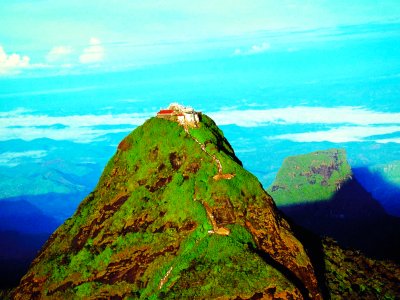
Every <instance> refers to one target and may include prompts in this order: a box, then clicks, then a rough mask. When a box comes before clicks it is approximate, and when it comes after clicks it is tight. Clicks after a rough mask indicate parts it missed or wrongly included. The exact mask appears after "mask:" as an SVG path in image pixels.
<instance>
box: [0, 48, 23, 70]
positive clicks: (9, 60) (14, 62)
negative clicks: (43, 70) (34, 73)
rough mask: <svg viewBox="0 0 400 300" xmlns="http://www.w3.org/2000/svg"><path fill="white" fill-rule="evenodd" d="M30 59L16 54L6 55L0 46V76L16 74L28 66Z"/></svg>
mask: <svg viewBox="0 0 400 300" xmlns="http://www.w3.org/2000/svg"><path fill="white" fill-rule="evenodd" d="M29 61H30V58H29V57H28V56H26V55H24V56H21V55H19V54H16V53H12V54H7V53H6V52H5V51H4V49H3V47H2V46H0V75H1V74H7V73H13V72H17V71H18V69H21V68H26V67H28V66H29Z"/></svg>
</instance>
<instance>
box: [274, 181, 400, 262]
mask: <svg viewBox="0 0 400 300" xmlns="http://www.w3.org/2000/svg"><path fill="white" fill-rule="evenodd" d="M279 209H280V210H281V211H283V212H284V214H285V215H287V216H288V217H289V218H290V219H291V221H292V222H293V223H295V224H298V225H300V226H303V227H304V228H306V229H308V230H310V231H312V232H313V233H315V234H318V235H320V236H330V237H333V238H334V239H336V240H337V241H338V242H339V244H341V245H342V246H344V247H349V248H354V249H359V250H361V251H362V252H363V253H364V254H366V255H367V256H370V257H372V258H376V259H390V260H394V261H396V262H400V218H397V217H394V216H391V215H389V214H387V213H386V212H385V210H384V209H383V207H382V206H381V205H380V204H379V203H378V202H377V201H376V200H375V199H374V198H373V197H372V196H371V195H370V194H369V193H368V192H367V191H366V190H365V189H364V188H363V187H362V186H361V185H360V183H359V182H358V181H357V180H356V179H352V180H349V181H348V182H347V183H346V184H344V185H343V186H342V187H341V189H340V190H339V191H338V192H337V193H336V194H335V195H334V197H333V198H332V199H330V200H328V201H321V202H313V203H303V204H298V205H288V206H281V207H279Z"/></svg>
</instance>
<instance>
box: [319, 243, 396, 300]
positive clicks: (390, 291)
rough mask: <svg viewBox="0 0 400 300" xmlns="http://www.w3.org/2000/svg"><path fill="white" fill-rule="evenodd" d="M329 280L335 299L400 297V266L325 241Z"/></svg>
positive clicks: (326, 269) (328, 284) (326, 266)
mask: <svg viewBox="0 0 400 300" xmlns="http://www.w3.org/2000/svg"><path fill="white" fill-rule="evenodd" d="M323 250H324V254H325V272H326V282H327V286H328V288H329V292H330V297H331V299H350V298H352V299H398V297H399V289H398V288H399V286H400V269H399V267H398V265H396V264H394V263H392V262H389V261H387V262H383V261H376V260H373V259H370V258H366V257H364V256H363V255H361V254H360V253H359V252H357V251H353V250H344V249H342V248H340V247H339V246H338V245H337V243H336V242H334V241H333V240H331V239H325V240H323Z"/></svg>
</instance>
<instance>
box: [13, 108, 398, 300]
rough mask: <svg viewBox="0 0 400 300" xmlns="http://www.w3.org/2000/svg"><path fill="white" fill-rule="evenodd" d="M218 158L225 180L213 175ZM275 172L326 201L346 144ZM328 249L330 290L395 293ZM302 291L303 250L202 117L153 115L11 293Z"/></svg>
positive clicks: (248, 294) (204, 295)
mask: <svg viewBox="0 0 400 300" xmlns="http://www.w3.org/2000/svg"><path fill="white" fill-rule="evenodd" d="M198 142H200V143H201V145H199V143H198ZM217 160H218V161H219V162H220V163H221V165H222V169H223V170H222V172H221V173H222V174H223V175H224V174H229V175H230V176H229V179H226V178H222V179H221V178H218V177H217V178H215V175H217V174H218V175H221V174H219V170H218V169H219V168H218V164H217V163H216V161H217ZM306 166H311V167H308V168H307V167H306ZM281 172H282V173H281V176H280V177H279V176H278V177H279V178H277V182H276V185H277V186H279V187H285V188H286V187H289V186H292V184H293V182H295V185H296V184H297V185H298V187H297V188H296V189H295V190H294V192H293V193H292V194H290V195H291V197H299V196H298V193H299V191H302V190H301V186H302V185H303V186H304V185H310V186H313V187H317V190H305V191H306V193H305V194H306V195H309V197H308V198H307V199H306V200H307V201H313V200H315V197H318V198H319V197H321V195H322V196H323V197H329V195H330V193H331V192H329V193H328V194H321V193H322V192H321V190H322V189H321V186H324V189H326V188H325V187H326V186H328V187H332V188H333V189H336V188H337V184H338V183H343V182H344V181H345V180H347V178H348V177H349V176H351V172H350V168H349V166H348V164H347V163H346V161H345V153H344V151H342V150H330V151H327V152H324V153H322V154H321V153H320V154H318V155H317V154H313V155H311V156H304V157H302V158H301V159H300V160H298V159H296V158H292V159H288V160H287V161H286V162H285V166H284V168H283V170H281ZM284 174H289V175H290V176H291V177H290V176H289V175H288V176H289V177H290V178H289V179H288V178H287V177H285V176H284ZM313 180H315V183H311V182H312V181H313ZM310 181H311V182H310ZM325 185H326V186H325ZM318 186H319V188H318ZM279 191H280V190H279V189H278V190H275V191H274V192H275V193H276V192H279ZM302 195H304V193H303V194H302ZM313 197H314V198H313ZM324 199H325V198H324ZM285 201H289V200H285ZM290 201H296V198H293V199H292V198H291V199H290ZM218 229H223V230H222V231H218ZM221 232H224V233H221ZM217 233H218V234H217ZM325 251H326V253H327V258H326V260H325V262H326V269H327V273H326V275H327V280H328V283H329V284H328V285H329V287H330V288H331V295H332V296H335V295H340V293H347V294H346V295H350V296H349V297H350V298H351V295H354V294H356V295H361V294H360V293H364V292H365V293H367V294H366V295H370V294H371V293H375V295H380V296H381V297H382V298H384V297H386V299H391V298H390V297H392V296H393V295H394V294H393V293H390V291H389V290H388V289H386V288H385V286H382V285H379V284H378V277H376V284H375V283H374V284H373V285H368V284H369V283H368V279H367V278H363V279H362V280H360V281H357V280H356V279H355V278H353V277H351V276H350V275H351V273H346V271H344V270H343V269H342V268H341V267H340V266H345V265H346V263H347V262H345V257H346V256H343V255H341V254H340V253H339V252H337V251H339V250H334V251H333V250H332V249H331V248H329V247H328V248H326V249H325ZM335 251H336V252H335ZM340 251H342V250H340ZM337 266H339V267H337ZM349 267H355V264H353V265H351V266H350V265H349ZM346 276H347V277H346ZM396 276H397V275H396ZM295 277H296V278H297V280H293V278H295ZM396 278H400V276H398V277H396ZM374 280H375V279H374ZM299 282H300V287H299ZM353 282H356V284H357V286H358V287H355V286H354V285H352V283H353ZM301 289H303V290H301ZM355 289H357V291H358V292H357V293H358V294H357V293H355ZM305 290H306V291H305ZM300 291H301V292H300ZM301 293H303V296H304V293H309V294H310V295H311V297H312V298H314V299H320V298H319V297H320V294H319V290H318V288H317V280H316V277H315V274H314V268H313V266H312V265H311V263H310V259H309V257H308V255H307V253H306V251H305V250H304V248H303V245H302V244H301V243H300V242H299V241H298V240H297V239H296V237H295V236H294V235H293V233H292V231H291V228H290V226H289V225H288V223H287V222H286V221H285V219H284V218H283V217H282V216H281V215H280V214H279V212H278V211H277V210H276V209H275V206H274V203H273V201H272V199H271V198H270V197H269V196H268V195H267V194H266V192H265V191H264V190H263V188H262V186H261V184H260V183H259V181H258V180H257V179H256V177H255V176H253V175H252V174H250V173H249V172H247V171H246V170H244V169H243V168H242V166H241V163H240V161H239V160H238V159H237V158H236V156H235V154H234V151H233V149H232V148H231V146H230V145H229V143H228V141H227V140H226V139H225V138H224V136H223V134H222V132H221V131H220V129H219V128H218V127H217V126H216V125H215V123H214V122H213V121H212V120H211V119H210V118H208V117H207V116H205V115H203V116H202V121H201V123H200V126H199V128H190V129H189V133H188V132H186V131H185V130H184V128H183V127H181V126H179V125H178V124H177V123H174V122H171V121H167V120H163V119H157V118H152V119H150V120H148V121H146V122H145V123H144V124H143V125H142V126H140V127H138V128H137V129H135V130H134V131H133V132H132V133H131V134H129V135H128V136H127V137H126V138H125V139H124V140H123V141H122V142H121V143H120V145H119V146H118V150H117V152H116V154H115V155H114V156H113V157H112V158H111V159H110V161H109V162H108V164H107V166H106V168H105V170H104V172H103V174H102V176H101V178H100V180H99V182H98V184H97V187H96V188H95V190H94V191H93V192H92V193H90V194H89V195H88V196H87V197H86V199H84V201H82V203H81V205H80V206H79V208H78V210H77V211H76V213H75V215H74V216H73V217H72V218H70V219H68V220H67V221H66V222H65V223H64V224H63V225H62V226H60V228H59V229H58V230H57V231H56V232H55V233H54V234H53V236H52V237H51V239H50V240H49V241H48V242H47V244H46V245H45V247H44V249H43V251H42V252H41V254H40V255H39V256H38V257H37V258H36V259H35V261H34V263H33V264H32V266H31V269H30V270H29V272H28V274H27V275H26V276H25V277H24V279H23V281H22V284H21V285H20V286H19V287H18V288H17V290H16V294H15V295H16V297H15V298H16V299H21V298H24V297H26V296H27V295H37V296H40V297H41V298H43V299H46V298H47V299H54V298H55V299H57V298H66V299H68V298H73V297H79V298H91V297H93V298H95V297H103V298H112V297H120V298H126V299H180V298H197V299H210V298H218V297H225V298H236V297H239V298H252V297H253V298H260V297H266V298H274V297H275V298H281V299H288V298H293V299H298V298H301V297H302V294H301ZM352 293H353V294H352ZM396 296H397V295H396Z"/></svg>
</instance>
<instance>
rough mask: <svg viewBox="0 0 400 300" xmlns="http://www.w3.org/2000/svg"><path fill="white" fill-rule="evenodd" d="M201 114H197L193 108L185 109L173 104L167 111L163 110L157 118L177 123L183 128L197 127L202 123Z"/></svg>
mask: <svg viewBox="0 0 400 300" xmlns="http://www.w3.org/2000/svg"><path fill="white" fill-rule="evenodd" d="M200 116H201V112H196V111H195V110H194V109H193V108H191V107H185V106H183V105H180V104H178V103H171V104H170V105H169V106H168V108H167V109H161V110H160V111H159V112H158V113H157V118H162V119H167V120H171V121H177V122H178V123H179V124H181V125H183V126H189V127H197V126H198V124H199V122H200Z"/></svg>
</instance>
